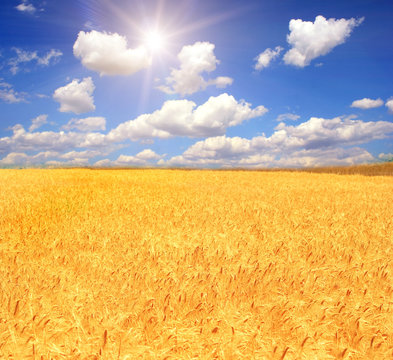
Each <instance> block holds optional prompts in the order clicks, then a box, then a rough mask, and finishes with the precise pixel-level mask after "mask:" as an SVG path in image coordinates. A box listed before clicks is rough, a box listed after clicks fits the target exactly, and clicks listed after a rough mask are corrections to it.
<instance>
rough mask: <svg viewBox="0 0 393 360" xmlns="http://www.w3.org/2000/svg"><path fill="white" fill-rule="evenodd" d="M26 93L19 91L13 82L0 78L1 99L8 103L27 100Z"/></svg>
mask: <svg viewBox="0 0 393 360" xmlns="http://www.w3.org/2000/svg"><path fill="white" fill-rule="evenodd" d="M25 97H26V94H25V93H20V92H17V91H15V90H14V89H13V87H12V85H11V84H8V83H6V82H4V81H2V79H1V78H0V99H1V100H3V101H4V102H6V103H9V104H13V103H19V102H24V101H26V99H25Z"/></svg>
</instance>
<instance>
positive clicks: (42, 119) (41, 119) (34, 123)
mask: <svg viewBox="0 0 393 360" xmlns="http://www.w3.org/2000/svg"><path fill="white" fill-rule="evenodd" d="M47 119H48V115H46V114H42V115H39V116H37V117H36V118H34V119H33V120H31V126H30V127H29V131H30V132H31V131H34V130H36V129H38V128H40V127H41V126H42V125H44V124H46V123H47Z"/></svg>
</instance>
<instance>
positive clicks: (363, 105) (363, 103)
mask: <svg viewBox="0 0 393 360" xmlns="http://www.w3.org/2000/svg"><path fill="white" fill-rule="evenodd" d="M382 105H383V101H382V99H376V100H372V99H369V98H364V99H361V100H355V101H353V102H352V104H351V107H353V108H359V109H373V108H377V107H380V106H382Z"/></svg>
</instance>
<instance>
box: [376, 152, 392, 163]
mask: <svg viewBox="0 0 393 360" xmlns="http://www.w3.org/2000/svg"><path fill="white" fill-rule="evenodd" d="M378 158H379V159H380V160H382V161H393V154H392V153H388V154H385V153H380V154H379V155H378Z"/></svg>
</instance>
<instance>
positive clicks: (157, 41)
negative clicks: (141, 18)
mask: <svg viewBox="0 0 393 360" xmlns="http://www.w3.org/2000/svg"><path fill="white" fill-rule="evenodd" d="M145 44H146V46H147V47H148V48H149V49H150V51H152V52H159V51H161V50H163V48H164V45H165V39H164V36H163V35H162V33H160V32H158V31H150V32H148V33H147V34H146V36H145Z"/></svg>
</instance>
